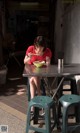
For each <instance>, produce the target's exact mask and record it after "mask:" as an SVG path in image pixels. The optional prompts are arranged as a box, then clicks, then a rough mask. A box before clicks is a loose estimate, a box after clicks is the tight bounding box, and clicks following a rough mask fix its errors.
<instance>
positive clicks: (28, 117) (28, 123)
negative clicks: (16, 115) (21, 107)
mask: <svg viewBox="0 0 80 133" xmlns="http://www.w3.org/2000/svg"><path fill="white" fill-rule="evenodd" d="M30 111H31V107H30V106H29V107H28V110H27V121H26V133H28V131H29V127H30V119H31V114H30Z"/></svg>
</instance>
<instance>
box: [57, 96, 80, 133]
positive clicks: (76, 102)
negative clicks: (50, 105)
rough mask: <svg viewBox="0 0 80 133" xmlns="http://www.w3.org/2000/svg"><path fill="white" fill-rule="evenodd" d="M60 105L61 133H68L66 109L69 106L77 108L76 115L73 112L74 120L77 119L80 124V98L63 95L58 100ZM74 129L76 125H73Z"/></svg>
mask: <svg viewBox="0 0 80 133" xmlns="http://www.w3.org/2000/svg"><path fill="white" fill-rule="evenodd" d="M59 102H60V104H61V105H62V107H63V115H62V133H68V129H69V125H68V109H69V107H71V106H74V107H77V113H76V112H75V116H76V118H77V117H78V118H79V119H78V122H79V124H80V96H79V95H74V94H68V95H63V96H62V97H61V98H60V99H59ZM74 126H75V128H76V126H78V125H74ZM74 126H72V127H74ZM79 126H80V125H79Z"/></svg>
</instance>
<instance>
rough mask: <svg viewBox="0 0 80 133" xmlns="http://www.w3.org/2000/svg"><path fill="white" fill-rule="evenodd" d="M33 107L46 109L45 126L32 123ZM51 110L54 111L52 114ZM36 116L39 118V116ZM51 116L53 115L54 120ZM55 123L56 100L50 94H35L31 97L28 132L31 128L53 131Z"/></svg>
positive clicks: (40, 130)
mask: <svg viewBox="0 0 80 133" xmlns="http://www.w3.org/2000/svg"><path fill="white" fill-rule="evenodd" d="M31 107H35V108H38V109H44V113H45V114H44V117H43V118H44V122H45V128H40V127H34V125H32V124H31ZM51 109H52V110H51ZM50 111H52V114H51V113H50ZM34 113H35V111H34ZM36 115H37V114H36ZM36 117H38V118H39V116H36ZM51 117H53V121H51ZM55 124H56V108H55V102H54V100H53V99H52V98H51V97H48V96H35V97H34V98H33V99H31V101H30V102H29V106H28V111H27V126H26V133H28V132H29V130H34V131H37V132H42V133H51V131H52V130H53V128H54V126H55Z"/></svg>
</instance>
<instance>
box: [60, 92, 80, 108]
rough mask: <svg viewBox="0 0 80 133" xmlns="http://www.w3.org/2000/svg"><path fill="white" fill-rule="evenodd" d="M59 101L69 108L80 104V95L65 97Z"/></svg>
mask: <svg viewBox="0 0 80 133" xmlns="http://www.w3.org/2000/svg"><path fill="white" fill-rule="evenodd" d="M59 101H60V102H61V103H62V104H63V106H69V105H72V104H78V103H79V102H80V96H79V95H74V94H71V95H69V94H68V95H63V96H62V97H61V98H60V99H59Z"/></svg>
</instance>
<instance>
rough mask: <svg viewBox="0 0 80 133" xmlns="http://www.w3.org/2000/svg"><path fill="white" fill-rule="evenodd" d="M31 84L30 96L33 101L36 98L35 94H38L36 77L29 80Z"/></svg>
mask: <svg viewBox="0 0 80 133" xmlns="http://www.w3.org/2000/svg"><path fill="white" fill-rule="evenodd" d="M29 83H30V94H31V99H32V98H33V97H34V96H35V92H36V90H35V89H36V88H35V83H34V77H31V78H30V79H29Z"/></svg>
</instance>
